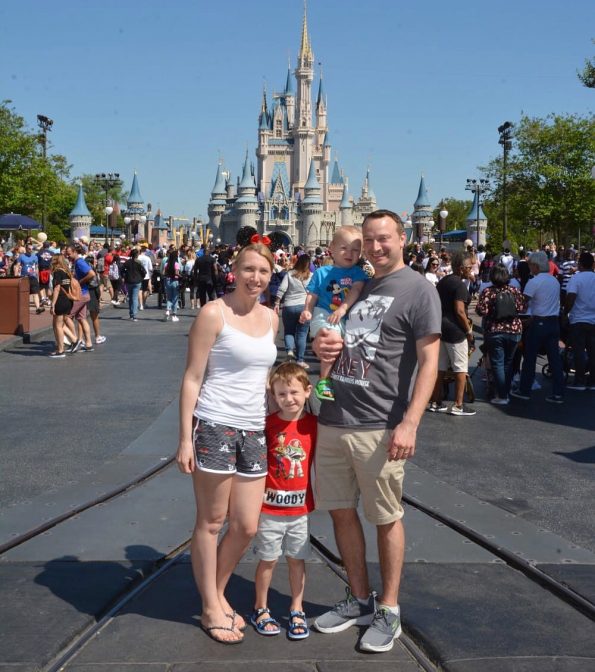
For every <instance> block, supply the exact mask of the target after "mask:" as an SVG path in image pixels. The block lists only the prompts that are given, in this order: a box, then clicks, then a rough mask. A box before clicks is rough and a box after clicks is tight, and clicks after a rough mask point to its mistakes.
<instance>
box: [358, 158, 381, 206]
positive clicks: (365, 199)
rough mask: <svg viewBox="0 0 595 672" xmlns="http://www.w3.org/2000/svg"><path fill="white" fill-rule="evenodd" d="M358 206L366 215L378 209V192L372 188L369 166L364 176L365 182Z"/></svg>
mask: <svg viewBox="0 0 595 672" xmlns="http://www.w3.org/2000/svg"><path fill="white" fill-rule="evenodd" d="M357 208H358V210H359V212H360V213H363V215H364V216H365V215H367V214H369V213H370V212H373V211H374V210H376V194H375V193H374V190H373V189H372V182H371V180H370V169H369V168H368V170H367V171H366V177H365V178H364V183H363V184H362V195H361V196H360V198H359V201H358V202H357Z"/></svg>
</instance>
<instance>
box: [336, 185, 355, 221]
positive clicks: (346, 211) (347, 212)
mask: <svg viewBox="0 0 595 672" xmlns="http://www.w3.org/2000/svg"><path fill="white" fill-rule="evenodd" d="M339 209H340V210H341V226H352V225H353V205H352V203H351V201H350V200H349V189H348V186H347V182H345V185H344V186H343V198H342V199H341V204H340V205H339Z"/></svg>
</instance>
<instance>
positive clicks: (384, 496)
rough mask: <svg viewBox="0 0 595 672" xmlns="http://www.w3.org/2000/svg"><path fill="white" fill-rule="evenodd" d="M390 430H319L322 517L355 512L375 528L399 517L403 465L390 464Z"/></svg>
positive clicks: (318, 495)
mask: <svg viewBox="0 0 595 672" xmlns="http://www.w3.org/2000/svg"><path fill="white" fill-rule="evenodd" d="M391 433H392V430H388V429H357V430H354V429H352V428H349V427H328V426H326V425H318V439H317V442H316V452H315V464H316V478H315V482H314V492H315V496H316V508H317V509H320V510H323V511H332V510H334V509H351V508H356V507H357V505H358V501H359V499H360V497H361V500H362V504H363V508H364V515H365V517H366V520H368V521H369V522H370V523H372V524H373V525H388V524H389V523H393V522H394V521H395V520H399V519H400V518H402V517H403V507H402V506H401V497H402V494H403V477H404V462H405V461H404V460H393V461H392V462H389V461H388V452H387V446H388V439H389V437H390V435H391Z"/></svg>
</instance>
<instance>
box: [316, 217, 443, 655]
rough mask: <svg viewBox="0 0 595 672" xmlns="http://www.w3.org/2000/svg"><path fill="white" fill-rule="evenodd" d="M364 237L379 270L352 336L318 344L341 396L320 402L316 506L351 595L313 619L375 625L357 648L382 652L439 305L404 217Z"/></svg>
mask: <svg viewBox="0 0 595 672" xmlns="http://www.w3.org/2000/svg"><path fill="white" fill-rule="evenodd" d="M363 241H364V244H363V249H364V253H365V256H366V258H367V259H368V260H369V261H370V263H371V264H372V266H373V267H374V272H375V275H374V278H373V279H372V280H370V281H369V282H367V283H366V286H365V288H364V290H363V291H362V295H361V297H360V299H359V301H358V302H357V303H356V304H355V305H354V306H353V307H352V309H351V311H350V312H349V315H348V319H347V322H346V325H345V328H346V332H345V341H344V343H343V342H342V341H341V340H337V339H338V338H339V339H340V337H338V336H337V334H336V332H329V331H328V330H324V329H323V330H322V331H321V332H319V335H318V336H317V337H316V339H315V342H314V348H315V350H316V352H317V354H318V355H319V356H320V357H321V359H326V360H331V359H334V358H335V357H337V355H338V357H337V359H336V361H335V364H334V366H333V369H332V373H331V377H332V380H333V388H334V390H335V401H333V402H331V401H323V402H322V406H321V410H320V415H319V428H318V439H317V445H316V456H315V459H316V481H315V491H316V508H318V509H322V510H328V511H329V512H330V514H331V517H332V519H333V527H334V530H335V536H336V539H337V546H338V548H339V550H340V552H341V558H342V561H343V564H344V566H345V569H346V571H347V576H348V578H349V584H350V588H349V589H348V592H347V599H345V600H343V601H342V602H339V603H338V604H336V605H335V607H334V608H333V609H332V610H331V611H328V612H326V613H325V614H322V615H321V616H319V617H318V618H317V619H316V620H315V622H314V626H315V627H316V629H317V630H319V631H320V632H323V633H333V632H340V631H342V630H345V629H347V628H348V627H350V626H351V625H355V624H359V625H362V624H366V625H369V627H368V629H367V630H366V632H365V633H364V635H363V636H362V638H361V640H360V642H359V647H360V649H362V650H364V651H374V652H381V651H388V650H390V649H391V648H392V647H393V643H394V639H395V638H396V637H398V636H399V634H400V632H401V626H400V614H399V606H398V592H399V582H400V578H401V571H402V567H403V555H404V547H405V537H404V531H403V524H402V521H401V518H402V516H403V509H402V506H401V494H402V484H403V466H404V462H405V460H406V459H408V458H410V457H412V456H413V454H414V453H415V441H416V434H417V427H418V425H419V423H420V420H421V417H422V415H423V413H424V410H425V408H426V406H427V404H428V401H429V398H430V395H431V393H432V389H433V387H434V382H435V380H436V375H437V370H438V351H439V345H440V330H441V310H440V301H439V299H438V294H437V292H436V289H435V288H434V287H433V286H432V285H431V284H430V283H429V282H427V280H425V278H424V277H423V276H421V275H419V274H418V273H416V272H415V271H413V270H412V269H411V268H409V267H408V266H405V263H404V260H403V249H404V246H405V234H404V230H403V223H402V222H401V220H400V218H399V216H398V215H396V214H395V213H393V212H391V211H389V210H377V211H375V212H373V213H371V214H370V215H368V216H367V217H366V219H365V220H364V223H363ZM416 367H417V376H415V383H414V385H413V390H412V391H411V398H410V400H408V399H409V394H410V390H411V384H412V381H413V378H414V374H415V369H416ZM360 499H361V501H362V504H363V509H364V515H365V517H366V519H367V520H368V521H369V522H371V523H372V524H373V525H375V526H376V530H377V536H378V546H379V558H380V565H381V576H382V580H383V585H382V588H381V590H380V591H379V594H378V600H377V601H376V600H375V599H374V596H373V595H372V594H371V592H370V584H369V580H368V572H367V566H366V558H365V543H364V535H363V530H362V526H361V521H360V518H359V515H358V513H357V505H358V501H359V500H360Z"/></svg>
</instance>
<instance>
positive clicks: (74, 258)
mask: <svg viewBox="0 0 595 672" xmlns="http://www.w3.org/2000/svg"><path fill="white" fill-rule="evenodd" d="M84 253H85V250H84V248H83V246H82V245H78V244H77V245H69V246H68V247H67V248H66V256H67V257H68V259H69V260H70V262H71V263H72V267H73V269H74V276H75V278H76V279H77V280H78V281H79V284H80V286H81V292H82V295H83V296H82V300H81V301H74V302H73V305H72V311H71V312H70V316H69V317H70V319H71V320H74V319H76V321H77V322H78V325H79V328H80V329H79V332H78V339H77V340H76V342H75V343H73V344H72V345H71V346H70V348H69V349H68V352H69V353H70V354H74V353H75V352H77V351H78V350H83V351H86V352H91V351H92V350H94V349H95V348H94V347H93V341H92V340H91V329H90V327H89V322H88V321H87V314H88V310H87V304H88V303H89V298H90V296H89V284H88V283H89V280H91V279H92V278H93V277H94V276H95V271H94V270H93V269H92V268H91V267H90V266H89V264H88V263H87V262H86V261H85V260H84V259H83V257H82V256H81V255H83V254H84ZM71 328H74V324H73V325H72V327H71ZM81 331H82V338H81Z"/></svg>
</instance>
